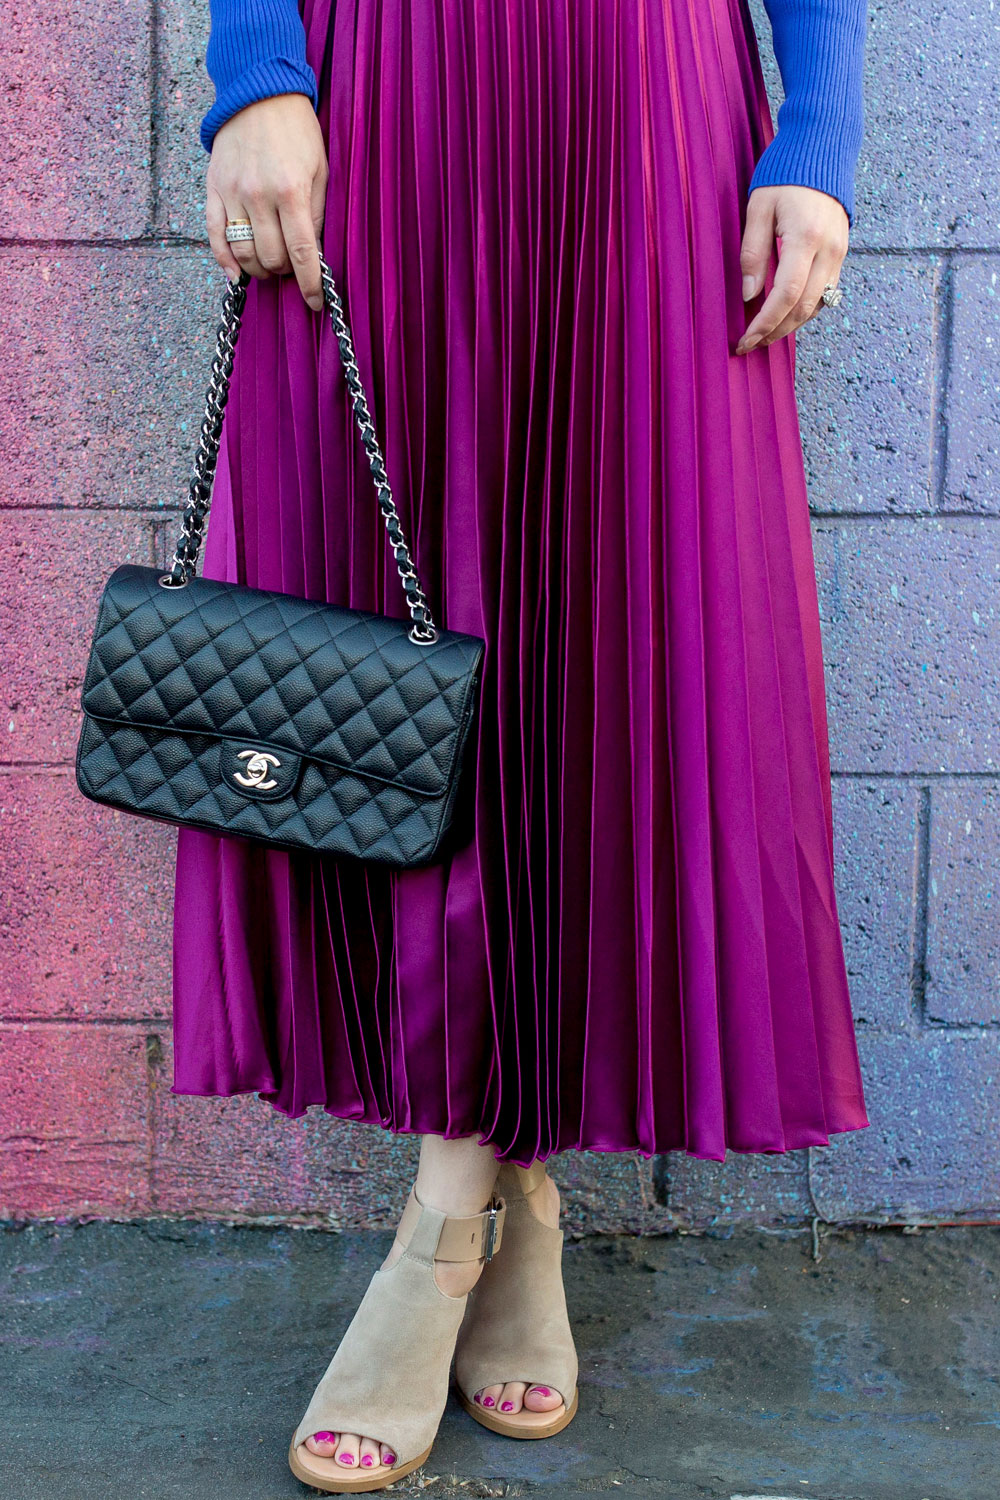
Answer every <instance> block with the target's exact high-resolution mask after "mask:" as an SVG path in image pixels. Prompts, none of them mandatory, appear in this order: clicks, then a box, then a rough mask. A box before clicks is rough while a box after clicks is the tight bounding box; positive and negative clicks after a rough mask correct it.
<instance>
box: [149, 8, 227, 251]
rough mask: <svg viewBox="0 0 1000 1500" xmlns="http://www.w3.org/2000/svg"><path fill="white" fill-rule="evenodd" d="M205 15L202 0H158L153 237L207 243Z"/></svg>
mask: <svg viewBox="0 0 1000 1500" xmlns="http://www.w3.org/2000/svg"><path fill="white" fill-rule="evenodd" d="M208 33H209V10H208V6H207V5H205V4H204V3H203V0H161V4H160V7H159V14H158V17H157V49H156V62H157V77H156V91H155V100H154V111H155V114H154V118H155V121H156V174H157V187H158V191H157V206H158V209H159V215H160V221H159V223H158V224H157V232H158V233H160V234H179V235H184V236H185V237H186V238H188V239H193V240H203V241H204V242H205V243H206V244H207V243H208V231H207V229H206V227H205V172H206V170H207V168H208V163H209V156H208V152H207V151H206V150H205V148H204V147H203V146H202V144H201V141H200V140H199V138H198V129H199V126H200V125H201V120H202V116H203V115H204V114H205V113H206V111H207V110H209V109H210V108H211V107H212V102H213V100H214V98H215V88H214V86H213V84H212V80H211V79H210V78H209V76H208V73H207V72H206V69H205V48H206V47H207V45H208Z"/></svg>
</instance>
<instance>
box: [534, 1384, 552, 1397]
mask: <svg viewBox="0 0 1000 1500" xmlns="http://www.w3.org/2000/svg"><path fill="white" fill-rule="evenodd" d="M535 1395H536V1396H551V1395H552V1392H551V1391H550V1390H549V1388H548V1386H547V1385H536V1386H535Z"/></svg>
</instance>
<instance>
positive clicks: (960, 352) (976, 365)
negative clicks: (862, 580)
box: [945, 255, 1000, 514]
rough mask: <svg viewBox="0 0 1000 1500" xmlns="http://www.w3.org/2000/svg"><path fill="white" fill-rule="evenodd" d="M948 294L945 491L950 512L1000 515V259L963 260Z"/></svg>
mask: <svg viewBox="0 0 1000 1500" xmlns="http://www.w3.org/2000/svg"><path fill="white" fill-rule="evenodd" d="M952 275H953V289H952V315H951V322H952V335H951V358H950V362H949V369H948V399H947V406H946V412H945V414H946V417H947V423H948V447H947V462H946V465H945V490H946V492H947V501H948V504H949V506H954V507H956V508H961V509H969V510H976V511H990V512H993V513H994V514H995V513H996V512H997V511H1000V255H974V256H972V255H970V256H962V257H960V258H958V259H957V260H956V262H955V266H954V270H953V272H952Z"/></svg>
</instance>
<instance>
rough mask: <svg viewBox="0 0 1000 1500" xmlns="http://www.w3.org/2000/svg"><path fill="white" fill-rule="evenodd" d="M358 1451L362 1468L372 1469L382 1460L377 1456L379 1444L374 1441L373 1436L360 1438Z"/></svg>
mask: <svg viewBox="0 0 1000 1500" xmlns="http://www.w3.org/2000/svg"><path fill="white" fill-rule="evenodd" d="M360 1453H361V1460H360V1462H361V1467H362V1468H363V1469H374V1468H375V1467H376V1465H377V1464H379V1463H381V1461H382V1460H381V1458H380V1457H379V1445H378V1443H376V1442H375V1440H374V1438H362V1439H361V1449H360Z"/></svg>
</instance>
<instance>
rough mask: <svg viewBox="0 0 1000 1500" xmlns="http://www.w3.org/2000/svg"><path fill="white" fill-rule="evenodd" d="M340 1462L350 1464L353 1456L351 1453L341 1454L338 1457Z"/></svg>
mask: <svg viewBox="0 0 1000 1500" xmlns="http://www.w3.org/2000/svg"><path fill="white" fill-rule="evenodd" d="M340 1462H341V1463H342V1464H352V1463H353V1462H354V1455H353V1454H352V1453H342V1454H341V1455H340Z"/></svg>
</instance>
